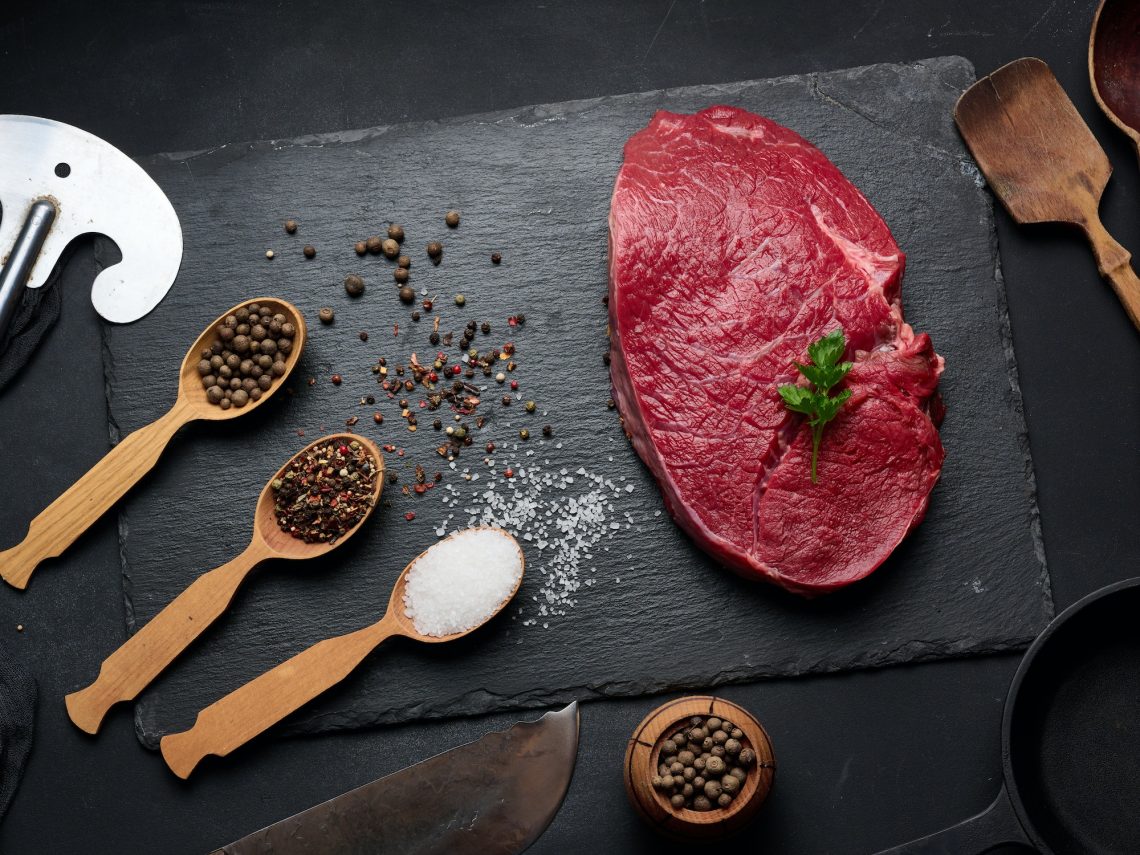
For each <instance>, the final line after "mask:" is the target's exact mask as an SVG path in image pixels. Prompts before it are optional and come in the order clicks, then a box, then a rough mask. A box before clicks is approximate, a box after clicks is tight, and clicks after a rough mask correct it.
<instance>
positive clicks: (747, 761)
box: [740, 748, 756, 766]
mask: <svg viewBox="0 0 1140 855" xmlns="http://www.w3.org/2000/svg"><path fill="white" fill-rule="evenodd" d="M755 762H756V752H755V751H753V750H752V749H751V748H742V749H740V765H741V766H751V765H752V764H753V763H755Z"/></svg>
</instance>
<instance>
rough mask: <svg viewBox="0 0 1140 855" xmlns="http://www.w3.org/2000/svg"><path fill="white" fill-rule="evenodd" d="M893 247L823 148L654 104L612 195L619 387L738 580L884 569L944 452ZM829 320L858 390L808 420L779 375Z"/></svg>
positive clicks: (931, 378)
mask: <svg viewBox="0 0 1140 855" xmlns="http://www.w3.org/2000/svg"><path fill="white" fill-rule="evenodd" d="M904 263H905V258H904V256H903V254H902V252H901V251H900V250H899V248H898V246H897V245H896V244H895V242H894V239H893V238H892V237H891V233H890V230H889V229H888V228H887V225H886V223H884V222H883V220H882V218H881V217H879V215H878V213H877V212H876V211H875V209H874V208H872V207H871V205H870V203H869V202H868V201H867V200H866V199H865V198H864V197H863V195H862V194H861V193H860V192H859V191H858V190H857V189H856V188H855V186H854V185H852V184H851V183H850V182H849V181H848V180H847V179H846V178H845V177H844V176H843V174H842V173H841V172H840V171H839V170H838V168H836V166H835V165H834V164H833V163H831V161H829V160H828V159H827V158H826V157H825V156H824V155H823V154H822V153H821V152H820V151H819V150H818V149H816V148H815V147H814V146H812V145H811V144H810V143H809V142H807V141H806V140H804V139H803V138H802V137H800V136H798V135H797V134H795V133H794V132H792V131H790V130H788V129H787V128H785V127H782V126H781V125H778V124H776V123H775V122H773V121H771V120H770V119H766V118H764V117H762V116H756V115H753V114H751V113H748V112H745V111H743V110H739V109H736V108H733V107H711V108H709V109H707V110H703V111H701V112H700V113H697V114H695V115H691V116H687V115H677V114H674V113H666V112H660V113H658V114H657V115H656V116H654V117H653V120H652V121H651V122H650V123H649V126H648V127H647V128H645V129H644V130H642V131H639V132H638V133H637V134H635V135H634V136H633V137H632V138H631V139H630V140H629V142H628V143H627V144H626V147H625V162H624V164H623V165H622V168H621V171H620V172H619V173H618V178H617V184H616V186H615V188H614V194H613V200H612V204H611V208H610V299H609V310H610V330H611V337H612V342H611V343H612V351H611V356H612V358H611V374H612V381H613V387H614V399H615V400H616V401H617V403H618V406H619V408H620V410H621V414H622V416H623V418H624V421H625V427H626V430H627V431H628V432H629V434H630V437H631V439H632V441H633V445H634V448H636V450H637V452H638V454H639V455H640V456H641V458H642V460H644V461H645V463H646V465H647V466H648V467H649V469H650V470H651V471H652V472H653V475H654V477H655V478H656V479H657V482H658V485H659V486H660V488H661V492H662V494H663V496H664V498H665V504H666V506H667V508H668V510H669V512H670V514H672V516H673V518H674V520H676V522H677V523H678V524H679V525H680V526H681V527H682V528H683V529H684V530H685V531H686V532H688V534H689V535H690V536H691V537H692V538H693V539H694V540H695V541H696V542H697V543H698V544H699V545H700V546H701V547H702V548H703V549H705V550H706V551H707V552H709V553H710V554H712V555H714V556H715V557H717V558H718V559H720V560H721V561H723V562H724V563H725V564H727V565H728V566H729V567H731V568H733V569H734V570H736V571H738V572H740V573H742V574H743V575H746V576H753V577H760V578H764V579H768V580H770V581H772V582H775V583H776V584H779V585H781V586H783V587H785V588H787V589H789V590H792V591H796V592H798V593H802V594H809V595H810V594H818V593H823V592H826V591H830V590H833V589H835V588H838V587H841V586H844V585H847V584H850V583H851V582H854V581H856V580H858V579H861V578H863V577H865V576H866V575H867V574H869V573H871V572H872V571H873V570H874V569H875V568H876V567H878V566H879V565H880V564H881V563H882V562H883V560H884V559H886V557H887V556H888V555H890V553H891V551H892V550H893V549H894V548H895V547H896V546H897V545H898V544H899V542H900V541H901V540H902V539H903V537H905V536H906V534H907V532H909V531H910V530H911V529H912V528H913V527H914V526H916V525H917V524H918V523H919V522H920V521H921V520H922V517H923V515H924V514H925V512H926V507H927V504H928V502H929V498H930V491H931V490H932V489H933V488H934V484H935V483H936V482H937V480H938V476H939V473H940V471H941V468H942V459H943V456H944V453H943V449H942V443H941V441H940V439H939V436H938V430H937V424H936V422H937V421H939V420H940V419H941V403H940V401H939V399H938V395H937V388H938V377H939V375H940V374H941V371H942V364H943V362H942V358H941V357H940V356H938V355H937V354H936V353H935V352H934V349H933V346H932V345H931V343H930V339H929V337H928V336H927V335H926V334H925V333H920V334H916V333H915V332H914V331H913V330H912V329H911V327H910V326H909V325H908V324H907V323H905V322H904V320H903V314H902V304H901V300H900V284H901V280H902V273H903V267H904ZM837 326H841V327H842V328H843V330H844V332H845V334H846V336H847V354H846V358H847V359H849V360H851V361H852V362H854V363H855V365H854V368H853V369H852V370H851V372H850V374H849V375H848V378H847V380H846V383H845V386H846V388H849V389H850V390H851V391H852V397H851V399H850V400H849V401H848V403H847V404H846V405H845V406H844V407H843V409H842V410H841V412H840V414H839V415H838V416H837V417H836V419H835V420H834V421H832V422H831V423H830V424H829V425H828V426H827V429H826V431H825V433H824V437H823V445H822V448H821V450H820V457H819V482H818V483H817V484H813V483H812V482H811V478H810V466H809V460H810V455H811V432H810V429H809V428H808V426H807V425H806V423H805V421H804V419H803V417H802V416H799V415H796V414H793V413H790V412H789V411H788V410H787V408H786V407H785V406H784V405H783V402H782V400H781V399H780V396H779V394H778V392H777V387H778V386H780V385H781V384H784V383H795V382H797V381H799V380H800V379H801V378H800V376H799V374H798V372H797V371H796V369H795V366H794V364H793V363H794V362H795V361H797V360H799V361H804V360H806V358H807V348H808V345H809V344H811V343H812V342H813V341H815V340H816V339H819V338H821V337H822V336H823V335H825V334H826V333H828V332H830V331H831V330H833V329H835V328H836V327H837Z"/></svg>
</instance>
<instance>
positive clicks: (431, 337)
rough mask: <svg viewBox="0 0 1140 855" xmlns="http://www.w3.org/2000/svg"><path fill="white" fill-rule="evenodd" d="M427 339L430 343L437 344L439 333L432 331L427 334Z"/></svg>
mask: <svg viewBox="0 0 1140 855" xmlns="http://www.w3.org/2000/svg"><path fill="white" fill-rule="evenodd" d="M428 341H430V342H431V343H432V344H439V333H437V332H434V331H433V332H432V334H431V335H429V336H428Z"/></svg>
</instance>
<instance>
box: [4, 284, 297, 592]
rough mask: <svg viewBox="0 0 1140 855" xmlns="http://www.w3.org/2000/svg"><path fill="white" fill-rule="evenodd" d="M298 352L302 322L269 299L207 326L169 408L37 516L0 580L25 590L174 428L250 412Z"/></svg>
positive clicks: (132, 480)
mask: <svg viewBox="0 0 1140 855" xmlns="http://www.w3.org/2000/svg"><path fill="white" fill-rule="evenodd" d="M304 345H305V319H304V318H303V317H302V316H301V313H300V312H299V311H298V310H297V309H296V308H295V307H294V306H293V305H291V304H290V303H287V302H285V301H284V300H278V299H275V298H272V297H258V298H257V299H254V300H246V301H245V302H243V303H239V304H238V305H236V306H234V307H233V308H232V309H230V310H229V311H227V312H226V313H225V314H223V315H222V316H221V317H219V318H218V319H217V320H215V321H214V322H213V323H211V324H210V325H209V326H208V327H206V330H205V331H204V332H203V333H202V334H201V335H200V336H198V340H197V341H195V342H194V344H193V346H192V347H191V348H190V350H189V352H188V353H187V354H186V358H185V359H184V360H183V361H182V368H181V370H180V372H179V377H178V397H177V399H176V400H175V402H174V406H172V407H171V408H170V410H169V411H168V412H167V413H166V415H164V416H162V417H161V418H159V419H158V420H157V421H155V422H152V423H151V424H149V425H147V426H146V427H141V428H139V429H138V430H136V431H135V432H134V433H132V434H130V435H129V436H127V437H125V438H124V439H123V440H122V442H120V443H119V444H118V445H116V446H115V447H114V448H112V449H111V450H110V451H109V452H107V454H106V456H105V457H104V458H103V459H102V460H100V461H99V462H98V463H96V464H95V466H93V467H92V468H91V470H90V471H88V472H87V474H86V475H84V476H83V477H82V478H80V479H79V480H78V481H76V482H75V483H74V484H73V485H72V486H71V487H70V488H69V489H68V490H67V491H66V492H65V493H64V494H63V495H62V496H60V497H59V498H58V499H56V500H55V501H54V502H52V503H51V504H50V505H49V506H48V507H47V508H45V509H44V510H43V511H41V512H40V514H39V516H37V517H36V518H35V519H34V520H32V522H31V524H30V525H29V526H28V534H27V536H26V537H25V538H24V539H23V541H21V542H20V543H18V544H17V545H16V546H13V547H12V548H11V549H7V550H4V551H2V552H0V577H3V579H4V581H6V582H7V583H8V584H10V585H12V586H13V587H15V588H19V589H21V590H22V589H24V588H26V587H27V585H28V581H29V580H30V579H31V576H32V573H33V572H34V571H35V569H36V567H37V566H38V565H39V564H40V562H42V561H44V560H45V559H48V558H54V557H56V556H57V555H60V554H62V553H63V551H64V550H65V549H67V547H69V546H70V545H71V544H72V543H74V542H75V541H76V539H78V538H79V536H80V535H81V534H83V532H85V531H87V529H88V528H90V527H91V526H92V525H93V524H94V523H95V521H96V520H98V519H99V517H101V516H103V514H105V513H106V512H107V511H108V510H110V508H111V507H112V506H113V505H114V504H115V503H116V502H117V501H119V499H121V498H122V497H123V496H124V495H126V493H127V491H128V490H130V489H131V487H133V486H134V485H135V484H136V483H138V481H139V480H140V479H141V478H142V477H143V476H144V475H145V474H146V473H147V472H149V471H150V470H151V469H153V468H154V465H155V464H156V463H157V462H158V458H159V456H160V455H161V454H162V452H163V450H164V449H165V448H166V446H167V443H169V442H170V440H171V438H172V437H173V436H174V434H175V433H177V432H178V429H179V428H181V427H182V426H183V425H185V424H187V423H188V422H192V421H194V420H196V419H204V420H209V421H221V420H224V419H232V418H237V417H238V416H240V415H244V414H245V413H249V412H251V411H253V410H255V409H257V407H258V406H259V405H260V404H262V403H264V402H265V401H268V400H269V399H270V397H272V393H273V392H274V391H276V390H278V389H280V388H281V386H282V384H283V383H284V382H285V381H286V380H287V379H288V377H289V375H290V373H291V372H292V371H293V368H294V367H295V366H296V365H297V360H298V359H300V356H301V351H302V350H303V348H304Z"/></svg>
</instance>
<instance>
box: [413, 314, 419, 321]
mask: <svg viewBox="0 0 1140 855" xmlns="http://www.w3.org/2000/svg"><path fill="white" fill-rule="evenodd" d="M419 319H420V313H419V312H412V320H413V321H418V320H419Z"/></svg>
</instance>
